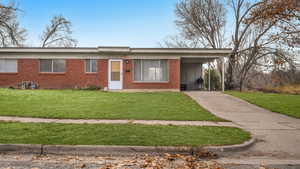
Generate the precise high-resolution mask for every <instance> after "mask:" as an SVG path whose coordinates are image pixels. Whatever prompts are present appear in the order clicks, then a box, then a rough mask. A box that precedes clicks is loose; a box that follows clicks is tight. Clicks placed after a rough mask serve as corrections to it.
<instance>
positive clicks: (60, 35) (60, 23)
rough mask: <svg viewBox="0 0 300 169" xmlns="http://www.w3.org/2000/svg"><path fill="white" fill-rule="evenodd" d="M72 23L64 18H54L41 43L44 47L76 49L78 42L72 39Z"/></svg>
mask: <svg viewBox="0 0 300 169" xmlns="http://www.w3.org/2000/svg"><path fill="white" fill-rule="evenodd" d="M71 26H72V23H71V22H70V21H69V20H67V19H66V18H64V17H63V16H61V15H60V16H54V17H53V18H52V20H51V24H50V25H49V26H47V28H46V30H45V31H44V33H43V35H42V37H41V41H42V45H41V46H42V47H74V46H76V45H77V40H75V39H74V38H72V37H71V34H72V31H71Z"/></svg>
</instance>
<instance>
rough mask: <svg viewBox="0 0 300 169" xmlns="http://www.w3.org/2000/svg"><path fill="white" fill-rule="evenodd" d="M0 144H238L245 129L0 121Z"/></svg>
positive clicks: (241, 140)
mask: <svg viewBox="0 0 300 169" xmlns="http://www.w3.org/2000/svg"><path fill="white" fill-rule="evenodd" d="M0 131H1V132H0V143H2V144H7V143H9V144H49V145H50V144H51V145H57V144H58V145H137V146H184V145H185V146H203V145H229V144H238V143H242V142H244V141H246V140H248V139H249V138H250V135H249V133H248V132H245V131H243V130H241V129H238V128H230V127H207V126H203V127H200V126H160V125H156V126H151V125H139V124H84V125H83V124H54V123H52V124H51V123H15V122H1V123H0Z"/></svg>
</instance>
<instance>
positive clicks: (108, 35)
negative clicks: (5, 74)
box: [16, 0, 178, 47]
mask: <svg viewBox="0 0 300 169" xmlns="http://www.w3.org/2000/svg"><path fill="white" fill-rule="evenodd" d="M176 2H178V0H16V4H17V6H18V7H19V8H20V9H21V10H22V11H23V12H20V13H19V19H20V22H21V25H22V26H23V27H24V28H26V29H27V31H28V32H27V39H28V40H27V44H28V45H30V46H39V45H40V41H39V37H40V36H41V34H42V32H43V30H44V29H45V27H46V25H47V24H48V23H49V22H50V19H51V18H52V17H53V16H54V15H60V14H61V15H63V16H65V17H66V18H67V19H69V20H71V21H72V23H73V36H74V37H75V38H76V39H77V40H78V41H79V44H78V46H81V47H96V46H101V45H102V46H130V47H157V46H158V42H160V41H162V40H163V39H164V38H166V37H167V36H169V35H172V34H175V33H176V26H175V24H174V19H175V14H174V8H175V4H176Z"/></svg>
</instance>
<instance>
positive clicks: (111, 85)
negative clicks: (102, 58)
mask: <svg viewBox="0 0 300 169" xmlns="http://www.w3.org/2000/svg"><path fill="white" fill-rule="evenodd" d="M108 69H109V70H108V89H122V88H123V75H122V74H123V62H122V59H110V60H109V65H108Z"/></svg>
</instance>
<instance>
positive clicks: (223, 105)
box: [186, 92, 300, 159]
mask: <svg viewBox="0 0 300 169" xmlns="http://www.w3.org/2000/svg"><path fill="white" fill-rule="evenodd" d="M186 94H187V95H189V96H191V97H192V98H193V99H194V100H196V101H197V102H198V103H199V104H201V105H202V106H203V107H204V108H206V109H207V110H209V111H210V112H212V113H213V114H215V115H217V116H219V117H221V118H224V119H227V120H230V121H232V122H233V123H235V124H237V125H239V126H240V127H241V128H243V129H245V130H247V131H250V132H251V133H252V134H254V135H255V136H256V138H257V139H258V142H257V143H256V144H255V145H254V146H253V147H251V148H250V149H249V150H248V151H247V152H244V155H247V156H257V157H259V156H261V157H264V156H269V157H276V158H278V159H286V158H294V159H300V119H296V118H292V117H288V116H286V115H282V114H279V113H273V112H270V111H268V110H265V109H262V108H260V107H257V106H255V105H252V104H249V103H247V102H245V101H243V100H241V99H238V98H236V97H233V96H229V95H226V94H223V93H221V92H186ZM299 111H300V110H299ZM235 155H236V156H241V154H238V153H237V154H235Z"/></svg>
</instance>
